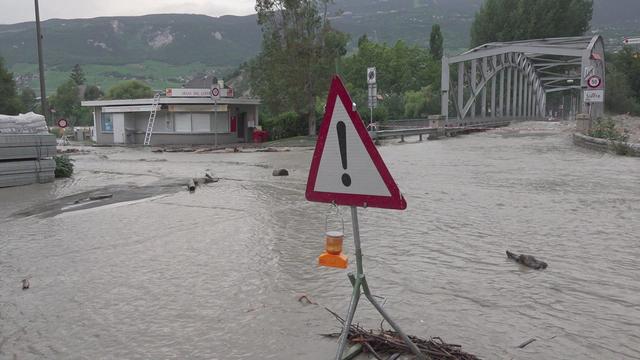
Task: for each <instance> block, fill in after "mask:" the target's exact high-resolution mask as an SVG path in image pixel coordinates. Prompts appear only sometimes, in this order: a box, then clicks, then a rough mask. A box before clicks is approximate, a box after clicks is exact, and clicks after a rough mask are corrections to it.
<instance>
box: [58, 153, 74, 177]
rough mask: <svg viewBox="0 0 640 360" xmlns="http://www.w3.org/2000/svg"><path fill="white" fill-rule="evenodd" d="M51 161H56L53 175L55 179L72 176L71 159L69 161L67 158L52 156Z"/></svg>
mask: <svg viewBox="0 0 640 360" xmlns="http://www.w3.org/2000/svg"><path fill="white" fill-rule="evenodd" d="M53 159H54V160H55V161H56V171H55V175H56V177H57V178H67V177H71V175H72V174H73V159H70V158H69V157H68V156H64V155H62V156H54V157H53Z"/></svg>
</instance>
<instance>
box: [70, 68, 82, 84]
mask: <svg viewBox="0 0 640 360" xmlns="http://www.w3.org/2000/svg"><path fill="white" fill-rule="evenodd" d="M69 76H70V77H71V80H73V82H74V83H76V85H83V84H84V83H85V81H86V79H85V77H84V71H82V67H81V66H80V64H75V65H74V66H73V69H71V75H69Z"/></svg>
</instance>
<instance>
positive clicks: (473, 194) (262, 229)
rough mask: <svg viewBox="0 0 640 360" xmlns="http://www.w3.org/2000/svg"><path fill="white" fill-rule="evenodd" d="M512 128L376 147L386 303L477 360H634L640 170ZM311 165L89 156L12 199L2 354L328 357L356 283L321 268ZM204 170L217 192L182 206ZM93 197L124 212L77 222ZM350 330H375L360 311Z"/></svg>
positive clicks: (381, 290) (230, 156)
mask: <svg viewBox="0 0 640 360" xmlns="http://www.w3.org/2000/svg"><path fill="white" fill-rule="evenodd" d="M517 127H519V128H520V129H519V130H518V129H515V128H510V129H501V130H496V131H494V132H489V133H481V134H474V135H467V136H462V137H458V138H453V139H444V140H440V141H433V142H421V143H417V142H416V143H406V144H402V145H398V144H395V143H393V144H386V145H384V146H381V147H379V150H380V152H381V154H382V157H383V158H384V160H385V161H386V163H387V166H388V167H389V170H390V171H391V174H392V175H393V176H394V177H395V179H396V181H397V183H398V184H399V186H400V188H401V190H402V191H403V193H404V196H405V198H406V200H407V203H408V208H407V210H406V211H403V212H401V211H393V210H377V209H365V210H360V211H359V220H360V232H361V237H362V246H363V251H364V264H365V271H366V273H367V278H368V281H369V284H370V285H371V287H372V291H373V292H374V294H376V295H379V296H382V297H384V298H385V308H386V309H387V311H388V312H389V313H390V314H391V315H392V317H394V319H396V321H397V322H398V323H399V324H400V325H401V326H402V327H403V329H404V330H405V331H406V332H408V333H411V334H415V335H418V336H420V337H429V336H440V337H442V338H443V339H444V340H445V341H447V342H450V343H456V344H462V346H463V350H465V351H467V352H470V353H473V354H476V355H478V356H480V357H482V358H487V359H510V358H514V359H571V358H575V359H638V358H640V276H639V274H640V261H639V260H640V161H639V160H638V159H634V158H623V157H617V156H614V155H610V154H601V153H597V152H592V151H589V150H585V149H581V148H577V147H574V146H573V145H572V144H571V138H570V135H569V133H568V132H567V131H566V129H565V126H564V125H561V124H549V123H527V124H520V125H518V126H517ZM531 128H536V129H535V130H532V129H531ZM311 155H312V151H311V149H293V150H292V151H290V152H278V153H214V154H193V153H161V154H155V153H151V152H149V150H145V149H123V148H93V149H92V152H91V153H90V154H87V155H78V156H75V159H76V163H75V165H76V174H75V175H74V177H73V178H72V179H67V180H61V181H56V182H55V183H54V184H44V185H34V186H28V187H20V188H9V189H0V203H1V204H2V205H1V206H0V358H3V359H4V358H12V357H14V356H15V358H17V359H42V358H47V359H48V358H52V359H95V358H100V359H166V358H177V359H186V358H189V359H312V360H315V359H318V360H321V359H329V358H333V356H334V352H335V348H336V342H335V341H334V340H333V341H332V340H327V339H324V338H322V337H321V336H319V334H322V333H329V332H334V331H338V330H339V327H338V324H337V322H336V321H335V319H333V317H332V316H331V315H330V314H329V313H328V312H326V311H325V310H324V309H323V308H322V307H323V306H326V307H328V308H330V309H332V310H334V311H337V312H338V313H340V314H344V313H345V312H346V308H347V306H348V301H349V296H350V288H349V282H348V280H347V278H346V272H345V271H341V270H336V269H328V268H318V267H317V266H316V258H317V256H318V255H319V254H320V253H321V252H322V249H323V245H324V238H323V232H324V221H325V213H326V212H327V211H328V209H329V207H328V206H327V205H324V204H318V203H309V202H307V201H305V199H304V188H305V183H306V178H307V175H308V168H309V164H310V159H311ZM274 168H287V169H289V171H290V176H288V177H273V176H272V175H271V172H272V170H273V169H274ZM207 169H209V170H210V171H211V172H212V173H213V174H214V175H215V176H219V177H220V178H221V180H220V182H218V183H215V184H210V185H206V186H204V187H199V188H198V189H197V190H196V192H195V193H193V194H190V193H188V192H187V191H186V187H185V186H182V185H181V184H182V183H183V182H184V181H183V180H184V179H185V178H188V177H195V176H202V175H203V174H204V171H205V170H207ZM92 191H100V192H104V191H111V192H113V194H114V198H113V201H110V202H108V203H105V205H104V206H97V207H79V208H73V207H71V208H69V206H71V205H73V200H74V199H75V198H77V197H78V196H80V197H83V196H85V195H86V194H88V193H91V192H92ZM77 194H80V195H77ZM120 201H122V202H120ZM343 213H344V219H345V221H346V230H347V231H346V233H347V234H346V235H347V241H346V244H347V246H346V253H347V255H351V256H350V260H351V261H353V243H352V241H351V228H350V225H351V224H350V216H349V212H348V209H346V208H345V209H343ZM507 249H508V250H511V251H513V252H516V253H526V254H532V255H535V256H536V257H538V258H539V259H541V260H544V261H546V262H547V263H548V264H549V268H547V269H546V270H544V271H535V270H528V269H525V268H522V267H520V266H519V265H517V264H515V263H514V262H512V261H509V260H508V259H507V258H506V256H505V250H507ZM352 265H353V263H352ZM352 267H353V266H352ZM25 277H30V282H31V288H30V289H28V290H26V291H23V290H22V289H21V284H20V281H21V280H22V279H23V278H25ZM302 293H305V294H308V295H309V296H310V297H311V298H312V299H313V300H314V301H316V302H317V303H319V304H320V305H321V306H315V305H304V304H301V303H300V302H298V301H297V295H298V294H302ZM356 321H357V322H359V323H360V324H362V325H364V326H365V327H368V328H374V329H375V328H378V327H379V325H380V317H379V315H377V313H376V312H375V310H374V309H373V308H372V307H371V306H370V305H368V304H366V303H364V302H363V303H362V305H361V307H360V308H359V309H358V312H357V313H356ZM530 338H536V339H537V340H536V341H535V342H533V343H531V344H530V345H528V346H527V347H526V348H524V349H518V348H517V346H518V345H519V344H521V343H522V342H524V341H526V340H528V339H530Z"/></svg>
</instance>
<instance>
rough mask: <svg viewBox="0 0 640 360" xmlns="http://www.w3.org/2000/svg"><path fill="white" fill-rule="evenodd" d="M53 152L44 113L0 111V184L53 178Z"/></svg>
mask: <svg viewBox="0 0 640 360" xmlns="http://www.w3.org/2000/svg"><path fill="white" fill-rule="evenodd" d="M55 154H56V139H55V136H53V135H51V134H49V132H48V129H47V124H46V123H45V120H44V116H42V115H38V114H34V113H28V114H21V115H18V116H8V115H0V187H7V186H18V185H27V184H33V183H46V182H51V181H53V179H54V172H55V167H56V165H55V161H54V160H53V158H52V157H53V156H54V155H55Z"/></svg>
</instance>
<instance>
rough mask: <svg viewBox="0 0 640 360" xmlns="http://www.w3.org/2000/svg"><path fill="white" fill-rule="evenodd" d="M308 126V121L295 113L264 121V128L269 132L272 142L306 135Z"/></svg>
mask: <svg viewBox="0 0 640 360" xmlns="http://www.w3.org/2000/svg"><path fill="white" fill-rule="evenodd" d="M307 126H308V125H307V119H305V118H303V117H301V116H300V115H298V114H297V113H295V112H293V111H289V112H285V113H281V114H279V115H276V116H274V117H271V118H269V119H267V120H263V121H262V127H263V129H264V130H267V131H268V132H269V135H270V138H271V140H278V139H283V138H288V137H293V136H300V135H306V134H307V130H308V129H307Z"/></svg>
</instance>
